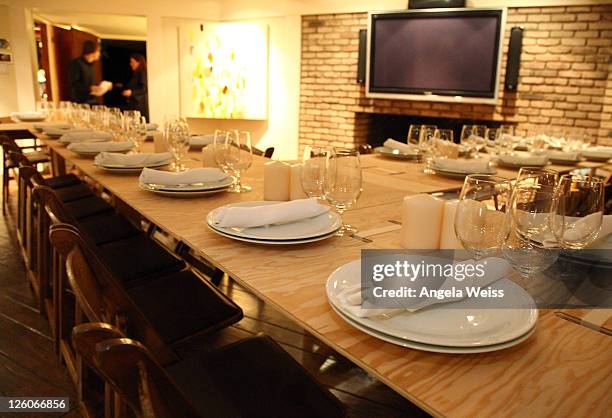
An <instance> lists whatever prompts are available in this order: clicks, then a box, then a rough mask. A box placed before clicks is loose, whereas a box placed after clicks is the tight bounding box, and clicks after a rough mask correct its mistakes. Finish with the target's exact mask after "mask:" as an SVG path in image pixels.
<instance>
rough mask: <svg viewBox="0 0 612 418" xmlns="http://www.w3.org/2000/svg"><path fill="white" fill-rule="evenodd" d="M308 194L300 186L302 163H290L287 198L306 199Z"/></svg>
mask: <svg viewBox="0 0 612 418" xmlns="http://www.w3.org/2000/svg"><path fill="white" fill-rule="evenodd" d="M307 197H308V196H307V195H306V193H304V189H303V188H302V164H301V163H296V164H291V186H290V188H289V200H296V199H306V198H307Z"/></svg>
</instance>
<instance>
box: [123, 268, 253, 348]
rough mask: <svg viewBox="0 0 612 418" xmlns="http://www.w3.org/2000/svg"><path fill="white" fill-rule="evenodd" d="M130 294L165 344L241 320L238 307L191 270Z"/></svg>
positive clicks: (151, 283) (152, 283)
mask: <svg viewBox="0 0 612 418" xmlns="http://www.w3.org/2000/svg"><path fill="white" fill-rule="evenodd" d="M128 293H129V294H130V297H131V298H132V300H133V301H134V303H135V304H136V305H137V306H138V307H139V309H140V310H141V312H142V313H143V314H144V316H145V317H146V318H147V319H148V320H149V322H150V323H151V324H152V326H153V328H155V330H156V332H157V333H158V335H159V336H160V338H161V339H162V340H163V341H164V342H165V343H166V344H172V343H175V342H178V341H180V340H183V339H185V338H187V337H191V336H193V335H195V334H198V333H209V332H213V331H216V330H218V329H221V328H224V327H227V326H229V325H231V324H234V323H236V322H238V321H239V320H240V319H242V309H240V307H239V306H238V305H236V304H235V303H234V302H232V301H231V300H230V299H229V298H228V297H227V296H225V295H224V294H222V293H221V292H219V290H217V289H216V287H215V286H214V285H212V284H210V283H208V282H207V281H205V280H203V279H201V278H200V277H198V276H197V275H196V274H194V273H193V272H192V271H189V270H185V271H181V272H178V273H175V274H172V275H169V276H165V277H162V278H160V279H157V280H155V281H153V282H149V283H146V284H144V285H142V286H138V287H134V288H131V289H130V290H129V291H128ZM160 300H163V303H160Z"/></svg>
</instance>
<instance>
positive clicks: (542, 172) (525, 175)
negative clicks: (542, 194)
mask: <svg viewBox="0 0 612 418" xmlns="http://www.w3.org/2000/svg"><path fill="white" fill-rule="evenodd" d="M557 181H559V173H558V172H557V171H555V170H550V169H547V168H540V167H521V168H520V169H519V172H518V175H517V176H516V183H517V185H518V184H522V183H528V184H537V185H540V186H548V187H553V188H554V187H555V186H556V185H557Z"/></svg>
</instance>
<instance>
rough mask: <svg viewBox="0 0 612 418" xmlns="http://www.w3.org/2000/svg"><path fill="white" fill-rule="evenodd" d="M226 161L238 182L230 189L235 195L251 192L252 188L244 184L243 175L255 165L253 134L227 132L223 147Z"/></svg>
mask: <svg viewBox="0 0 612 418" xmlns="http://www.w3.org/2000/svg"><path fill="white" fill-rule="evenodd" d="M222 149H223V151H222V152H223V154H224V161H225V164H226V165H227V168H228V169H229V170H230V171H231V172H232V173H233V174H234V177H235V178H236V182H235V183H234V184H232V186H231V187H230V188H229V189H228V191H230V192H233V193H245V192H249V191H251V186H247V185H244V184H242V182H241V176H242V173H243V172H245V171H247V170H248V169H249V167H251V164H253V148H252V146H251V133H250V132H248V131H239V130H233V131H229V132H227V135H226V137H225V144H224V146H223V148H222Z"/></svg>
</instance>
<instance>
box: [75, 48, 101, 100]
mask: <svg viewBox="0 0 612 418" xmlns="http://www.w3.org/2000/svg"><path fill="white" fill-rule="evenodd" d="M99 59H100V45H99V44H98V43H97V42H94V41H90V40H87V41H85V42H83V53H82V54H81V56H80V57H79V58H76V59H73V60H72V62H71V63H70V100H71V101H73V102H76V103H90V104H95V103H97V102H98V99H97V96H96V94H98V95H99V94H100V93H101V87H100V86H98V83H97V82H96V80H95V74H94V68H93V64H94V62H96V61H98V60H99Z"/></svg>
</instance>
